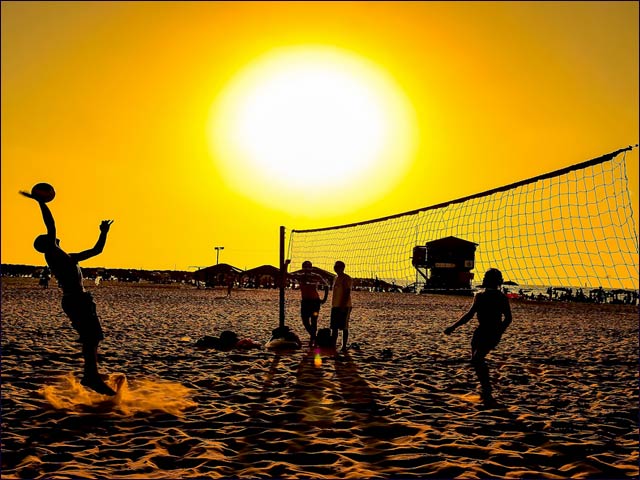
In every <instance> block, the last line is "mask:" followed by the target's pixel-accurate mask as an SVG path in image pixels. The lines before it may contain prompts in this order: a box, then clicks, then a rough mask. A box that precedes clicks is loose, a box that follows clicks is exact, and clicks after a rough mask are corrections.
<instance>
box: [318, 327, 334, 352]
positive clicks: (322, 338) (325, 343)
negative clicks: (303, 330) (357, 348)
mask: <svg viewBox="0 0 640 480" xmlns="http://www.w3.org/2000/svg"><path fill="white" fill-rule="evenodd" d="M316 345H318V346H319V347H320V348H334V347H335V345H334V344H333V338H331V330H330V329H328V328H321V329H320V330H318V333H317V335H316Z"/></svg>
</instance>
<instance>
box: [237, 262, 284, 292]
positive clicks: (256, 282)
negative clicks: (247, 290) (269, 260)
mask: <svg viewBox="0 0 640 480" xmlns="http://www.w3.org/2000/svg"><path fill="white" fill-rule="evenodd" d="M279 276H280V269H279V268H278V267H274V266H273V265H261V266H259V267H255V268H250V269H249V270H245V271H244V272H242V274H241V275H240V283H245V282H247V283H248V286H250V287H253V288H260V287H261V286H271V285H273V286H275V285H277V284H278V277H279Z"/></svg>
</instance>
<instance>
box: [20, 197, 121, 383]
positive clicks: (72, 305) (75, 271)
mask: <svg viewBox="0 0 640 480" xmlns="http://www.w3.org/2000/svg"><path fill="white" fill-rule="evenodd" d="M20 193H21V194H22V195H24V196H25V197H28V198H32V199H33V200H36V201H37V202H38V205H40V210H41V212H42V219H43V220H44V224H45V226H46V227H47V233H46V235H40V236H38V237H37V238H36V239H35V241H34V243H33V246H34V248H35V249H36V250H37V251H38V252H40V253H43V254H44V258H45V260H46V262H47V265H48V266H49V268H50V269H51V273H53V275H54V276H55V277H56V279H57V280H58V286H59V287H60V288H61V289H62V310H64V312H65V313H66V314H67V316H68V317H69V319H70V320H71V324H72V325H73V328H75V330H76V331H77V332H78V334H79V335H80V342H81V343H82V356H83V358H84V376H83V378H82V380H81V382H80V383H82V385H84V386H85V387H87V388H90V389H92V390H94V391H96V392H98V393H101V394H103V395H115V394H116V392H114V391H113V390H112V389H111V388H110V387H109V386H108V385H107V384H106V383H104V380H103V379H102V377H101V376H100V374H99V373H98V344H99V343H100V341H102V340H103V339H104V334H103V332H102V326H101V325H100V319H99V318H98V314H97V313H96V304H95V303H94V301H93V296H92V295H91V293H90V292H87V291H85V289H84V286H83V284H82V270H80V265H78V262H81V261H83V260H86V259H88V258H91V257H94V256H96V255H98V254H100V253H102V250H103V249H104V245H105V243H106V241H107V234H108V233H109V228H110V227H111V224H112V223H113V220H103V221H102V223H100V236H99V237H98V241H97V242H96V244H95V245H94V247H93V248H90V249H88V250H85V251H82V252H79V253H67V252H65V251H64V250H62V248H60V240H59V239H58V238H57V237H56V224H55V221H54V219H53V215H52V214H51V210H49V207H48V206H47V204H46V203H45V202H43V201H41V200H39V199H38V198H37V197H35V196H33V195H32V194H30V193H28V192H20Z"/></svg>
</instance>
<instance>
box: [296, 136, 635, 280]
mask: <svg viewBox="0 0 640 480" xmlns="http://www.w3.org/2000/svg"><path fill="white" fill-rule="evenodd" d="M631 149H632V147H627V148H623V149H620V150H617V151H615V152H612V153H609V154H607V155H603V156H601V157H598V158H595V159H592V160H588V161H586V162H582V163H579V164H576V165H572V166H569V167H566V168H563V169H560V170H556V171H554V172H550V173H547V174H544V175H539V176H536V177H532V178H529V179H526V180H523V181H520V182H516V183H513V184H510V185H505V186H503V187H499V188H495V189H492V190H488V191H485V192H481V193H477V194H475V195H470V196H467V197H464V198H459V199H456V200H452V201H449V202H445V203H441V204H438V205H432V206H429V207H424V208H421V209H417V210H413V211H409V212H404V213H400V214H396V215H391V216H388V217H384V218H378V219H374V220H368V221H363V222H359V223H353V224H348V225H340V226H334V227H325V228H317V229H308V230H295V229H294V230H291V232H290V235H289V245H288V254H287V257H288V258H289V259H291V261H292V263H293V264H294V265H298V264H301V263H302V261H304V260H311V261H312V262H313V264H314V265H315V266H318V267H320V268H323V269H325V270H329V271H331V270H332V267H333V264H334V263H335V261H336V260H342V261H344V262H345V264H346V265H347V271H348V273H349V274H350V275H351V276H352V277H354V278H363V279H373V278H378V279H380V280H383V281H386V282H389V283H394V284H396V285H398V286H405V285H408V284H412V283H414V282H416V283H417V284H420V283H424V279H423V278H422V277H421V276H420V275H419V271H418V269H416V268H415V267H414V263H415V261H414V260H413V258H412V257H413V254H414V247H416V246H425V245H426V244H427V243H428V242H432V241H434V240H438V239H443V238H446V237H450V236H452V237H456V238H458V239H462V240H466V241H468V242H473V243H475V244H477V247H476V250H475V265H474V266H473V273H474V274H475V279H474V282H473V284H475V285H477V284H479V282H481V280H482V274H483V273H484V272H485V271H486V270H487V269H489V268H491V267H495V268H499V269H500V270H501V271H502V273H503V276H504V278H505V280H512V281H515V282H517V283H518V284H519V285H528V286H540V287H542V286H553V287H590V288H595V287H599V286H601V287H603V288H608V289H617V288H619V289H634V290H635V289H637V288H638V282H639V275H638V261H639V260H638V235H637V229H636V223H635V219H634V214H633V209H632V203H631V195H630V192H629V181H628V177H627V171H626V153H627V152H628V151H630V150H631ZM423 276H424V275H423ZM424 278H425V279H426V277H424Z"/></svg>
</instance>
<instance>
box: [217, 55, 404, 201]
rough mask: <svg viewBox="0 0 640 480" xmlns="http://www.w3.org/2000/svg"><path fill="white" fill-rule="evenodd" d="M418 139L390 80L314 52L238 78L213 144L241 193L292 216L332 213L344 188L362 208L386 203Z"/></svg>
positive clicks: (220, 105)
mask: <svg viewBox="0 0 640 480" xmlns="http://www.w3.org/2000/svg"><path fill="white" fill-rule="evenodd" d="M414 131H415V126H414V121H413V115H412V108H411V105H410V104H409V102H408V100H407V99H406V98H405V97H404V95H403V93H402V91H401V90H400V89H399V88H398V87H397V86H396V85H395V84H394V81H393V79H392V78H391V77H389V76H388V75H387V74H386V73H385V72H383V71H382V70H380V69H379V68H377V67H376V66H375V65H373V64H371V63H369V62H367V61H366V60H365V59H363V58H359V57H356V56H355V55H353V54H350V53H349V52H346V51H344V50H339V49H335V48H330V47H310V46H307V47H292V48H287V49H277V50H274V51H271V52H270V53H269V54H267V55H265V56H263V57H261V58H258V59H257V60H255V61H254V62H253V63H252V64H250V65H249V66H247V67H246V68H245V69H244V70H242V71H241V72H240V73H238V75H237V76H236V77H235V78H234V79H233V80H232V82H231V83H230V84H229V85H228V88H227V89H226V90H225V91H224V92H223V93H222V95H221V96H220V98H219V100H218V101H217V102H216V104H215V105H214V107H213V110H212V116H211V122H210V142H211V148H212V153H213V156H214V157H215V158H216V159H217V162H218V167H219V169H220V170H221V172H222V174H223V175H224V177H225V178H226V179H227V181H228V182H229V183H230V184H231V185H232V186H233V188H234V189H236V190H237V191H239V192H240V193H242V194H244V195H246V196H249V197H251V198H253V199H255V200H256V201H259V202H260V203H264V202H267V203H269V204H270V205H271V206H272V207H275V208H283V209H286V210H288V211H291V210H292V209H293V210H295V209H297V208H299V209H306V208H309V207H310V206H312V205H315V204H319V203H321V204H322V205H325V206H326V205H327V203H329V204H330V203H331V198H333V197H332V193H334V192H337V191H339V190H341V189H345V188H347V189H348V190H349V191H351V192H355V193H356V195H353V198H352V201H353V202H355V203H365V202H368V201H370V200H372V199H375V198H379V197H380V196H382V195H384V193H385V192H387V191H388V190H389V189H391V188H392V187H393V186H395V185H396V183H397V182H398V181H399V180H400V179H401V178H402V176H403V175H404V174H405V173H406V170H407V168H408V165H409V161H410V160H411V154H412V152H413V149H414V144H415V132H414ZM303 194H304V195H303ZM338 201H340V200H339V198H338V199H336V203H337V202H338Z"/></svg>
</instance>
